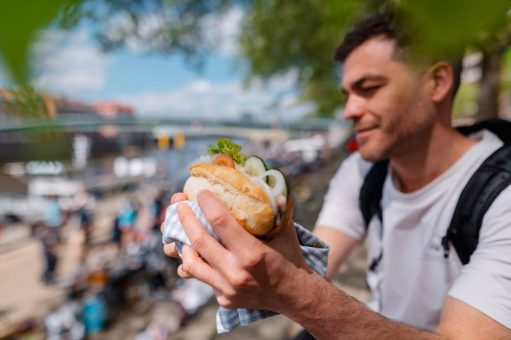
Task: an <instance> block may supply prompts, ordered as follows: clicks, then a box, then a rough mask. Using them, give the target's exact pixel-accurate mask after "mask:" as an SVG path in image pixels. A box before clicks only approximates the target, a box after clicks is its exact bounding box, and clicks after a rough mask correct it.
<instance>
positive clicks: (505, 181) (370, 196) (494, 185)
mask: <svg viewBox="0 0 511 340" xmlns="http://www.w3.org/2000/svg"><path fill="white" fill-rule="evenodd" d="M483 129H487V130H489V131H491V132H493V133H494V134H496V135H497V136H498V137H499V138H500V139H501V140H502V141H503V142H504V145H503V146H502V147H500V148H499V149H498V150H496V151H495V152H494V153H493V154H491V155H490V156H488V157H487V158H486V159H485V161H484V162H483V163H482V164H481V166H480V167H479V168H478V169H477V170H476V171H475V173H474V174H473V175H472V177H471V178H470V179H469V181H468V183H467V185H466V186H465V187H464V188H463V190H462V192H461V195H460V198H459V199H458V203H457V204H456V208H455V209H454V213H453V216H452V218H451V222H450V224H449V227H448V229H447V233H446V235H445V236H444V237H443V238H442V247H443V249H444V257H445V258H447V256H448V254H449V246H450V244H452V245H453V246H454V249H455V250H456V253H457V254H458V256H459V258H460V260H461V263H462V264H463V265H465V264H467V263H468V262H469V261H470V256H471V255H472V254H473V252H474V251H475V249H476V248H477V243H478V242H479V231H480V229H481V224H482V221H483V217H484V214H485V213H486V211H487V210H488V208H489V207H490V206H491V204H492V203H493V201H494V200H495V198H497V196H498V195H499V194H500V193H501V192H502V191H503V190H504V189H505V188H506V187H507V186H508V185H510V184H511V122H510V121H507V120H503V119H498V118H495V119H489V120H484V121H481V122H479V123H476V124H474V125H470V126H463V127H459V128H458V130H459V131H460V132H461V133H463V134H465V135H469V134H472V133H475V132H478V131H481V130H483ZM387 169H388V160H384V161H380V162H377V163H375V164H374V165H373V166H372V167H371V169H370V170H369V172H368V173H367V175H366V176H365V178H364V182H363V184H362V187H361V189H360V196H359V207H360V210H361V212H362V216H363V218H364V222H365V228H366V231H367V229H368V227H369V222H370V221H371V219H372V218H373V216H375V215H376V216H377V217H378V218H379V219H380V221H382V212H381V205H380V201H381V198H382V192H383V184H384V182H385V178H386V176H387ZM382 231H383V222H382ZM382 256H383V251H382V252H381V253H380V255H378V256H377V257H376V258H375V259H373V260H372V261H371V263H370V264H369V270H370V271H374V270H375V269H376V267H377V266H378V264H379V262H380V261H381V259H382Z"/></svg>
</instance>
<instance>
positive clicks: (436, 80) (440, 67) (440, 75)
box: [428, 61, 454, 103]
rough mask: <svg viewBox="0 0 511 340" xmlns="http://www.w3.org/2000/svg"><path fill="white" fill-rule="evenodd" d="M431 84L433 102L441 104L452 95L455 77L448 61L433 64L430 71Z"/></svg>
mask: <svg viewBox="0 0 511 340" xmlns="http://www.w3.org/2000/svg"><path fill="white" fill-rule="evenodd" d="M428 76H429V78H430V79H429V80H430V84H431V88H430V90H431V92H430V95H431V100H432V101H433V102H436V103H439V102H441V101H443V100H445V99H446V98H448V97H449V96H451V93H452V86H453V84H454V75H453V69H452V66H451V65H450V64H449V63H448V62H446V61H439V62H437V63H435V64H433V65H432V66H431V67H430V68H429V71H428Z"/></svg>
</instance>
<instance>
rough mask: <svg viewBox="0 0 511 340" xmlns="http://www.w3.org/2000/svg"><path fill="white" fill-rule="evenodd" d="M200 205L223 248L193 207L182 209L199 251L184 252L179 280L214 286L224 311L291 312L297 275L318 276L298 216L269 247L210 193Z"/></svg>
mask: <svg viewBox="0 0 511 340" xmlns="http://www.w3.org/2000/svg"><path fill="white" fill-rule="evenodd" d="M173 200H175V201H179V200H180V199H178V197H176V198H175V199H174V197H173ZM197 200H198V204H199V206H200V207H201V210H202V211H203V213H204V215H205V216H206V218H207V219H208V221H209V223H210V224H211V226H212V227H213V229H214V230H215V232H216V233H217V235H218V236H219V237H220V239H221V240H222V243H223V244H220V243H219V242H218V241H217V240H216V239H215V238H213V237H212V236H211V235H210V234H209V233H208V232H207V230H206V229H205V228H204V226H203V225H202V224H201V223H200V222H199V220H198V219H197V217H196V216H195V214H194V213H193V211H192V210H191V209H190V208H189V206H188V205H186V204H181V205H179V206H178V207H177V212H178V215H179V219H180V222H181V224H182V225H183V227H184V229H185V232H186V233H187V235H188V238H189V239H190V242H191V245H192V248H193V249H192V248H190V247H187V246H184V247H183V254H182V260H183V264H182V265H181V266H179V268H178V275H179V276H180V277H182V278H192V277H193V278H197V279H199V280H201V281H203V282H205V283H207V284H209V285H210V286H212V287H213V288H214V290H215V294H216V297H217V301H218V303H219V304H220V305H221V306H223V307H227V308H235V307H240V308H248V309H266V310H272V311H275V312H281V311H283V310H285V309H286V307H288V305H289V303H290V302H289V299H290V298H291V295H292V294H296V293H297V292H298V291H299V289H300V283H299V282H297V280H296V278H297V277H296V275H297V274H298V273H310V272H312V271H311V270H310V269H309V268H308V266H307V265H306V263H305V261H304V259H303V256H302V253H301V249H300V247H299V243H298V238H297V235H296V231H295V228H294V225H293V223H292V221H291V219H290V216H291V213H292V212H291V211H289V212H288V213H289V216H288V218H287V219H285V220H286V223H287V225H286V227H285V228H284V229H283V230H282V232H280V233H279V234H277V235H275V236H274V237H273V238H272V239H271V240H269V241H266V242H265V241H262V240H260V239H258V238H256V237H254V236H253V235H251V234H250V233H248V232H247V231H245V229H243V228H242V227H241V226H240V225H239V224H238V223H237V222H236V220H235V219H234V218H233V217H232V216H231V215H230V214H229V212H228V211H227V209H226V208H225V207H224V206H223V204H222V203H221V202H220V201H219V200H218V199H217V198H216V197H215V196H214V195H213V194H211V193H210V192H207V191H203V192H201V193H199V195H198V198H197ZM166 247H167V248H166V253H167V254H169V255H171V256H174V255H176V253H175V247H173V248H172V247H170V246H166ZM304 293H305V292H304ZM295 300H296V299H295Z"/></svg>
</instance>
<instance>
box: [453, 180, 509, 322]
mask: <svg viewBox="0 0 511 340" xmlns="http://www.w3.org/2000/svg"><path fill="white" fill-rule="evenodd" d="M449 295H450V296H452V297H455V298H457V299H458V300H461V301H463V302H465V303H467V304H469V305H471V306H472V307H474V308H476V309H478V310H479V311H481V312H483V313H484V314H486V315H488V316H489V317H490V318H492V319H493V320H495V321H497V322H499V323H501V324H503V325H504V326H506V327H507V328H511V187H508V188H507V189H505V190H504V191H503V192H502V193H501V194H500V195H499V196H498V197H497V198H496V199H495V201H494V202H493V204H492V205H491V206H490V208H489V209H488V211H487V212H486V214H485V216H484V218H483V224H482V227H481V232H480V236H479V243H478V245H477V248H476V251H475V252H474V254H472V257H471V258H470V262H469V263H468V264H466V265H465V266H464V267H463V268H462V271H461V275H460V276H459V277H458V278H457V279H456V281H455V282H454V284H453V286H452V287H451V290H450V292H449Z"/></svg>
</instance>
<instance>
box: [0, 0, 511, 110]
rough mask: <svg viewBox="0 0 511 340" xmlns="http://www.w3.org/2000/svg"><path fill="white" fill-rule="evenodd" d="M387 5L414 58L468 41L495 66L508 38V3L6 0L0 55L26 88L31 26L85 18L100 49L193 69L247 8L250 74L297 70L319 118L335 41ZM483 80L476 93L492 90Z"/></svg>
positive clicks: (329, 104)
mask: <svg viewBox="0 0 511 340" xmlns="http://www.w3.org/2000/svg"><path fill="white" fill-rule="evenodd" d="M388 6H392V7H395V8H398V9H399V10H401V11H402V14H403V17H404V18H406V23H407V26H409V29H410V31H411V32H413V40H412V42H413V47H415V49H416V51H417V52H418V54H419V55H439V54H440V55H444V54H446V53H452V52H457V51H460V50H464V49H465V48H466V47H467V46H473V47H475V48H477V49H481V50H483V51H486V52H487V53H486V54H485V55H486V57H487V58H494V60H493V61H492V62H491V63H489V64H488V65H498V64H499V60H501V59H499V58H502V57H503V53H504V52H503V51H504V50H503V49H502V46H504V47H507V46H508V45H509V44H510V37H509V36H510V35H509V32H510V30H509V27H508V26H509V14H508V13H509V10H510V8H511V0H492V1H482V0H463V1H462V0H450V1H440V0H379V1H377V0H342V1H340V0H295V1H287V0H166V1H165V0H144V1H136V0H47V1H44V2H43V1H37V0H27V1H24V2H18V1H14V0H4V1H2V2H0V52H1V54H2V56H3V57H4V61H5V64H6V65H7V67H8V69H9V70H10V73H11V75H12V78H13V79H14V81H15V82H17V83H19V84H24V83H25V81H26V79H28V77H29V70H28V66H27V65H28V64H27V54H28V50H29V49H28V46H29V42H30V41H31V39H32V38H33V36H34V33H35V32H36V31H37V30H39V29H41V28H44V27H46V26H48V25H50V24H57V25H58V26H60V27H63V28H68V29H70V28H73V27H76V26H77V25H79V24H81V23H83V22H91V23H93V25H90V27H91V29H92V30H93V33H94V34H95V36H96V37H97V41H98V42H99V43H100V45H101V46H102V47H103V48H104V49H105V50H107V51H109V50H113V49H116V48H120V47H123V46H126V45H130V44H131V45H133V44H135V45H136V46H137V48H139V49H140V50H141V51H144V52H147V53H161V54H170V53H182V54H183V55H184V56H185V58H186V59H187V60H188V61H189V62H190V64H191V65H192V66H194V67H198V68H200V66H201V65H202V63H203V61H204V57H205V56H206V55H207V53H208V52H210V51H211V50H213V49H214V48H215V45H216V43H217V42H216V41H215V40H214V39H212V38H211V34H210V33H211V32H210V30H211V29H212V27H209V26H208V25H207V23H208V22H209V23H210V22H211V18H212V17H214V16H219V15H222V14H223V13H225V12H226V11H227V10H229V9H231V8H234V7H237V8H240V9H242V10H243V11H244V13H245V16H244V18H243V21H242V26H241V35H240V37H239V43H240V49H241V56H240V57H241V58H243V60H246V61H247V64H248V79H253V78H255V77H256V78H262V79H266V80H268V79H269V78H271V77H272V76H274V75H279V74H286V73H288V72H296V73H297V74H298V78H297V79H298V80H297V84H296V85H297V88H298V89H299V90H300V91H301V99H302V100H303V101H311V102H314V103H316V104H317V109H316V114H317V115H319V116H331V115H332V114H333V113H334V112H335V110H336V109H338V108H339V107H340V106H341V104H342V96H341V95H340V92H339V91H338V83H339V79H338V75H337V74H336V72H335V70H336V67H337V66H336V65H335V63H334V62H333V52H334V51H335V48H336V46H337V45H338V43H339V42H340V41H341V38H342V37H343V35H344V34H345V33H346V30H347V29H349V27H350V25H351V24H352V23H353V22H354V21H355V20H357V19H359V18H360V17H362V16H364V15H368V14H370V13H372V12H374V11H378V10H381V9H382V8H385V7H388ZM88 27H89V26H88ZM495 46H497V47H499V48H495ZM499 71H500V69H498V68H497V69H496V68H495V67H493V68H488V69H487V70H486V71H484V72H490V73H491V72H499ZM484 79H487V78H485V77H484V76H483V81H484ZM490 85H491V86H489V87H488V88H487V89H486V90H485V91H482V92H481V93H487V92H488V93H490V94H491V93H492V91H498V89H493V87H494V85H493V84H490ZM485 96H489V95H487V94H485Z"/></svg>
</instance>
